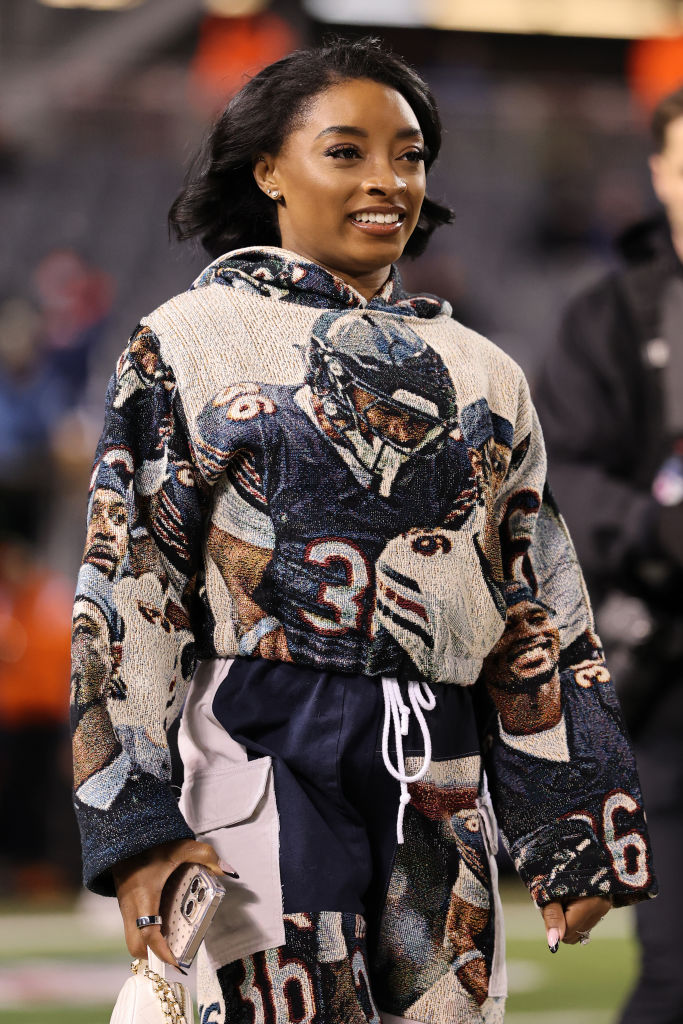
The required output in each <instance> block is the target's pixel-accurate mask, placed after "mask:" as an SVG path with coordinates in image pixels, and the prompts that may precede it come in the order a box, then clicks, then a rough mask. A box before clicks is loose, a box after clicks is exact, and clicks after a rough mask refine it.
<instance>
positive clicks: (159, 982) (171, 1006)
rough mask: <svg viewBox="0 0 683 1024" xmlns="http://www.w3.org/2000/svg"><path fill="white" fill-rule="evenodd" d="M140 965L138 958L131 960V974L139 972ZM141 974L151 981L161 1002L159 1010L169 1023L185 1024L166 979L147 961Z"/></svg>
mask: <svg viewBox="0 0 683 1024" xmlns="http://www.w3.org/2000/svg"><path fill="white" fill-rule="evenodd" d="M141 967H142V961H140V960H133V962H132V964H131V965H130V969H131V971H132V972H133V974H139V973H140V968H141ZM142 974H143V976H144V977H145V978H149V980H150V981H151V982H152V985H153V987H154V994H155V995H156V997H157V999H158V1000H159V1003H160V1004H161V1010H162V1012H163V1015H164V1018H165V1020H167V1021H169V1024H187V1021H186V1020H185V1014H184V1013H183V1008H182V1007H181V1006H180V1003H179V1002H178V1000H177V999H176V997H175V993H174V991H173V989H172V988H171V986H170V984H169V983H168V982H167V981H166V979H165V978H162V977H161V975H160V974H157V972H156V971H153V970H152V968H151V967H150V966H149V964H147V963H146V964H145V967H144V970H143V971H142Z"/></svg>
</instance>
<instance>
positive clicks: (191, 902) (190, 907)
mask: <svg viewBox="0 0 683 1024" xmlns="http://www.w3.org/2000/svg"><path fill="white" fill-rule="evenodd" d="M193 910H194V900H188V901H187V903H186V904H185V916H186V917H189V916H190V914H191V913H192V911H193Z"/></svg>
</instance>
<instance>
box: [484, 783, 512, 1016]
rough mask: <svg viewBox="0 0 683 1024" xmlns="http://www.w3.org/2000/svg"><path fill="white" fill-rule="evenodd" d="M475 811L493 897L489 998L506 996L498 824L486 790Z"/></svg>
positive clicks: (506, 980) (506, 983) (506, 982)
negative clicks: (492, 944) (499, 880)
mask: <svg viewBox="0 0 683 1024" xmlns="http://www.w3.org/2000/svg"><path fill="white" fill-rule="evenodd" d="M477 811H478V813H479V821H480V822H481V830H482V834H483V837H484V846H485V848H486V855H487V857H488V861H489V872H490V875H491V893H492V897H493V913H494V929H495V931H494V940H493V941H494V946H493V962H492V964H491V977H490V978H489V995H490V996H503V997H504V996H507V990H508V979H507V969H506V966H505V924H504V922H503V904H502V903H501V899H500V892H499V890H498V864H497V862H496V854H497V853H498V823H497V821H496V816H495V814H494V812H493V805H492V803H491V797H490V795H489V793H488V790H485V791H484V793H483V794H482V795H481V796H480V797H478V798H477Z"/></svg>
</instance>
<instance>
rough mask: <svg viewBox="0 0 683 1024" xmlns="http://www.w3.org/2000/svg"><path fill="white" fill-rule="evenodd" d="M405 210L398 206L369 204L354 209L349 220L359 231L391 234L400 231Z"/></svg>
mask: <svg viewBox="0 0 683 1024" xmlns="http://www.w3.org/2000/svg"><path fill="white" fill-rule="evenodd" d="M405 219H406V211H405V210H404V209H402V208H401V207H399V206H371V207H366V208H365V209H364V210H356V211H355V212H354V213H352V214H351V215H350V217H349V220H350V221H351V223H352V224H353V226H354V227H355V228H357V229H358V230H359V231H363V232H365V234H370V235H393V234H396V232H398V231H400V230H401V228H402V227H403V223H404V221H405Z"/></svg>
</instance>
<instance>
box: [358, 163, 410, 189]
mask: <svg viewBox="0 0 683 1024" xmlns="http://www.w3.org/2000/svg"><path fill="white" fill-rule="evenodd" d="M407 188H408V183H407V181H405V180H404V179H403V178H401V177H399V175H398V174H397V173H396V171H395V170H394V168H393V166H392V165H391V164H390V163H382V164H376V165H375V166H374V167H373V169H372V172H371V173H370V175H369V176H368V177H367V178H366V179H365V181H364V182H363V191H364V192H365V194H366V195H369V196H376V195H382V196H394V195H400V194H401V192H405V190H406V189H407Z"/></svg>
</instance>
